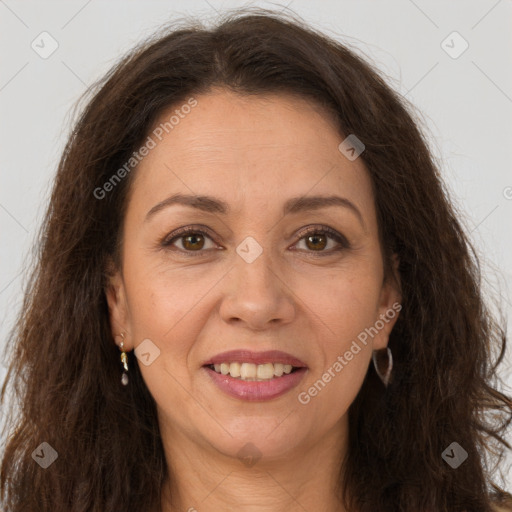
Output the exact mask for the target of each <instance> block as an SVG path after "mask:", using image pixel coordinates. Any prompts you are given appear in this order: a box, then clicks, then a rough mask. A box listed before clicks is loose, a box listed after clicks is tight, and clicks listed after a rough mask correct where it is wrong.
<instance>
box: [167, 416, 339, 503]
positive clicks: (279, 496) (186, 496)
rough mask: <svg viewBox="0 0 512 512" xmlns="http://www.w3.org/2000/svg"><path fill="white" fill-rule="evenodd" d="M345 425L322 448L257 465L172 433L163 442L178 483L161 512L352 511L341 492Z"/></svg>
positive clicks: (298, 449)
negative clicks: (343, 499) (227, 511)
mask: <svg viewBox="0 0 512 512" xmlns="http://www.w3.org/2000/svg"><path fill="white" fill-rule="evenodd" d="M342 421H343V422H344V423H343V426H342V425H340V424H337V425H336V426H335V427H336V429H332V431H331V432H329V433H328V434H326V435H324V436H322V439H320V440H318V441H317V443H316V444H314V445H310V446H297V447H294V450H293V453H288V454H286V455H285V456H281V457H274V458H271V457H265V456H263V455H262V457H261V459H259V460H258V461H257V462H256V463H255V464H254V465H252V466H249V465H244V464H243V463H242V462H241V461H240V460H239V459H238V458H233V457H229V456H226V455H224V454H220V453H219V452H218V451H217V450H215V449H214V448H212V447H209V448H208V447H204V446H198V444H197V443H195V442H192V441H191V440H190V439H189V438H188V437H186V436H185V435H180V432H177V431H175V430H173V431H172V433H171V432H168V435H165V436H164V435H163V436H162V439H163V440H164V450H165V452H166V459H167V464H168V467H169V468H171V470H170V474H171V475H172V479H169V480H167V481H166V483H165V485H164V487H163V489H162V511H161V512H178V511H180V512H183V511H187V512H197V511H201V512H214V511H218V510H237V512H249V511H250V512H263V511H265V512H267V511H268V510H272V511H273V512H289V511H290V510H315V511H317V512H346V510H345V508H343V506H342V504H341V502H340V501H339V499H338V497H337V496H336V494H335V486H336V484H337V482H338V480H339V474H340V463H341V462H340V461H341V460H342V457H343V455H344V453H345V452H344V450H345V447H346V435H342V436H340V431H341V432H344V433H345V432H347V429H346V428H344V427H345V421H346V419H345V417H344V418H342ZM164 429H165V428H164ZM162 434H164V432H162ZM165 439H167V440H172V442H166V441H165ZM171 461H172V464H171Z"/></svg>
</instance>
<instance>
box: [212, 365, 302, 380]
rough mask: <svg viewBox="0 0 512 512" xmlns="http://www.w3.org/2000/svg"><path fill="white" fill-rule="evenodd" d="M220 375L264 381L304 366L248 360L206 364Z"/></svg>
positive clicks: (288, 373)
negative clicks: (260, 362)
mask: <svg viewBox="0 0 512 512" xmlns="http://www.w3.org/2000/svg"><path fill="white" fill-rule="evenodd" d="M205 366H206V368H209V369H210V370H213V371H214V372H216V373H218V374H220V375H229V376H230V377H232V378H234V379H238V380H245V381H256V382H264V381H268V380H272V379H278V378H281V377H282V376H283V375H290V373H294V372H296V371H298V370H300V369H301V368H303V367H299V366H292V365H291V364H283V363H264V364H254V363H248V362H238V361H235V362H230V363H228V362H226V363H217V364H209V365H205Z"/></svg>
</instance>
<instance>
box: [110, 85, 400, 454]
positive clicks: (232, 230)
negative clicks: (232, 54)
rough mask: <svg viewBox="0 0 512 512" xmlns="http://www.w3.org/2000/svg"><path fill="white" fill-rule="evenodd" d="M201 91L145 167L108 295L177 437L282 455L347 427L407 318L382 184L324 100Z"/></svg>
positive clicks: (117, 328)
mask: <svg viewBox="0 0 512 512" xmlns="http://www.w3.org/2000/svg"><path fill="white" fill-rule="evenodd" d="M196 100H197V105H196V106H195V107H194V108H191V109H190V112H189V113H188V114H186V115H183V114H182V116H180V120H179V123H178V124H176V125H175V126H174V127H173V129H172V130H168V131H169V133H166V132H165V131H164V132H163V135H161V134H160V132H161V131H162V130H160V132H158V133H159V134H160V138H161V139H162V140H161V141H159V140H158V138H156V137H153V138H154V139H155V140H156V141H157V144H156V146H155V147H154V148H153V149H151V150H150V151H149V154H148V155H147V156H146V157H145V158H144V159H143V160H142V162H141V163H140V164H139V167H138V168H137V170H136V171H134V172H136V174H135V176H134V181H133V183H132V186H131V187H132V188H131V193H130V198H129V202H128V207H127V211H126V216H125V219H124V227H123V245H122V258H121V260H122V267H121V268H120V269H119V270H118V272H117V273H116V275H115V276H114V277H113V278H112V280H111V283H110V286H109V287H108V289H107V290H106V293H107V299H108V302H109V308H110V315H111V324H112V331H113V334H114V335H118V334H119V333H120V332H121V331H123V332H125V333H126V338H125V350H130V349H133V348H135V349H137V347H139V349H138V352H137V351H136V354H137V357H138V358H137V359H136V361H137V364H138V365H139V367H140V370H141V373H142V376H143V378H144V381H145V383H146V385H147V387H148V389H149V391H150V392H151V394H152V396H153V397H154V399H155V402H156V404H157V409H158V415H159V422H160V425H161V429H162V432H163V433H165V435H166V436H169V439H171V440H172V439H180V438H181V439H186V440H188V441H191V442H193V443H195V444H196V445H199V446H202V447H204V449H205V450H215V453H219V452H220V453H223V454H225V455H227V456H233V457H235V456H236V455H237V453H238V451H239V450H240V449H241V447H243V446H244V445H245V444H246V443H247V442H251V443H252V444H253V445H255V446H256V447H257V448H258V450H259V451H260V452H261V454H262V456H263V457H267V458H269V459H270V458H272V457H279V456H286V455H287V454H290V453H296V452H297V450H303V449H307V448H308V447H311V446H313V445H315V444H316V443H318V442H319V440H321V439H322V438H324V437H325V436H328V435H330V434H331V433H333V432H340V431H341V430H342V429H343V428H344V426H346V420H347V410H348V407H349V406H350V404H351V403H352V402H353V400H354V399H355V397H356V395H357V393H358V391H359V389H360V387H361V385H362V382H363V379H364V377H365V374H366V372H367V369H368V365H369V362H370V360H371V354H372V350H377V349H381V348H383V347H385V346H386V344H387V340H388V336H389V333H390V331H391V329H392V327H393V325H394V323H395V321H396V318H397V316H398V313H397V311H396V304H397V302H399V300H400V296H399V294H398V292H397V291H396V289H395V287H394V286H393V285H392V284H391V283H384V274H383V260H382V253H381V248H380V246H379V238H378V229H377V220H376V212H375V205H374V198H373V195H372V188H371V181H370V178H369V175H368V173H367V171H366V169H365V166H364V164H363V162H362V159H361V158H357V159H355V160H353V161H351V160H349V159H348V158H346V157H345V156H344V155H343V154H342V153H341V152H340V150H339V149H338V146H339V144H340V143H341V142H342V141H343V139H344V137H343V136H342V135H340V134H339V133H338V132H337V130H336V128H335V126H334V124H333V123H332V121H331V120H330V119H329V117H328V116H327V114H326V113H325V112H323V111H322V110H321V109H320V108H319V107H318V106H317V105H315V104H313V103H310V102H308V101H306V100H304V99H297V98H296V97H292V96H284V95H275V96H274V95H269V96H265V97H262V96H258V97H255V96H253V97H250V98H249V97H242V96H238V95H235V94H233V93H228V92H225V91H221V90H216V91H214V92H211V93H209V94H207V95H200V96H197V97H196ZM177 108H179V106H178V107H173V109H171V111H169V112H166V113H165V114H164V115H163V116H162V118H161V119H160V121H159V122H165V121H167V120H168V119H169V117H170V116H171V115H172V114H173V112H174V111H175V110H176V109H177ZM184 110H186V109H184ZM158 124H159V123H157V125H158ZM178 195H181V196H183V197H185V196H187V197H188V196H203V199H201V200H197V199H196V200H195V201H193V200H192V199H193V198H192V199H191V198H189V199H183V197H182V199H183V201H182V202H179V201H176V200H174V201H172V200H170V199H169V198H173V197H174V198H176V197H177V196H178ZM313 198H316V199H313ZM326 198H331V199H330V200H327V199H326ZM340 198H341V199H340ZM297 199H300V201H298V200H297ZM185 229H186V230H189V231H187V232H184V230H185ZM394 304H395V306H393V305H394ZM385 315H387V316H385ZM372 329H373V330H372ZM369 332H370V333H371V334H368V333H369ZM140 347H142V349H141V348H140ZM228 351H241V352H239V353H234V354H226V355H223V353H225V352H228ZM267 351H278V352H273V353H271V354H262V353H263V352H267ZM142 353H144V354H146V355H144V356H143V357H140V355H141V354H142ZM148 354H149V355H148ZM350 354H352V355H351V356H350ZM342 361H343V362H342ZM146 363H149V364H146ZM221 363H227V364H225V365H222V366H221V365H220V364H221ZM229 363H240V364H241V367H240V368H238V366H237V365H236V364H234V365H230V366H228V364H229ZM244 363H245V365H244ZM256 363H258V364H256ZM268 363H275V364H273V365H269V364H268ZM210 364H217V365H218V366H217V370H220V372H221V373H217V371H216V370H215V366H209V365H210ZM289 364H291V365H292V372H291V373H289V374H288V373H284V374H283V375H281V376H277V375H279V374H280V373H282V372H287V371H289V367H287V366H286V365H289ZM227 368H229V370H230V374H229V375H223V373H226V371H227ZM239 371H240V372H242V373H243V375H242V376H244V377H245V379H242V378H241V377H236V375H237V373H238V372H239ZM254 372H256V375H255V376H254ZM258 372H259V373H258ZM267 372H269V373H267ZM231 373H233V375H234V376H231ZM272 374H274V377H273V378H269V377H270V375H272ZM276 374H277V375H276ZM252 377H254V378H256V379H257V378H258V377H261V380H247V379H251V378H252ZM319 381H321V382H320V383H319ZM315 383H316V384H315ZM315 390H316V392H315ZM163 435H164V434H163ZM171 442H172V441H171Z"/></svg>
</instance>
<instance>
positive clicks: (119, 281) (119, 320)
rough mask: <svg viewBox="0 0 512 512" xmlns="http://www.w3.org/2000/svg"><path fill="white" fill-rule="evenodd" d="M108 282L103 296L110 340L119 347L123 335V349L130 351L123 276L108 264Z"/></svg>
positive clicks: (128, 319) (129, 330)
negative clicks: (106, 310)
mask: <svg viewBox="0 0 512 512" xmlns="http://www.w3.org/2000/svg"><path fill="white" fill-rule="evenodd" d="M107 275H108V280H107V285H106V287H105V290H104V291H105V296H106V299H107V303H108V312H109V320H110V328H111V331H112V338H113V339H114V340H115V342H116V344H117V345H118V346H119V342H120V341H123V340H122V338H121V336H120V334H121V333H124V334H125V338H124V349H125V351H127V352H128V351H129V350H131V349H132V346H131V339H130V336H129V333H130V332H131V329H130V325H129V321H130V318H129V315H128V303H127V301H126V290H125V285H124V281H123V276H122V274H121V272H120V270H118V269H114V266H113V264H112V263H109V271H108V274H107Z"/></svg>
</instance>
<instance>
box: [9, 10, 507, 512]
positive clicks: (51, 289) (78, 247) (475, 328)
mask: <svg viewBox="0 0 512 512" xmlns="http://www.w3.org/2000/svg"><path fill="white" fill-rule="evenodd" d="M213 86H220V87H224V88H226V89H229V90H232V91H235V92H237V93H239V94H244V95H253V94H254V95H258V94H264V93H279V92H286V93H293V94H298V95H300V96H302V97H305V98H308V99H312V100H314V101H315V102H317V104H320V105H322V106H323V107H325V108H326V109H328V111H329V112H332V113H333V114H335V118H336V120H337V125H338V127H339V131H340V134H344V135H345V136H346V135H348V134H356V135H357V137H358V138H359V139H360V140H361V141H362V142H363V143H364V145H365V146H366V149H365V151H364V153H363V154H362V155H361V158H362V159H363V161H364V163H365V165H366V168H367V169H368V172H369V174H370V176H371V179H372V184H373V189H374V194H375V201H376V208H377V212H378V223H379V230H380V237H381V243H382V249H383V254H384V266H385V271H386V275H387V276H389V275H390V273H389V272H390V269H391V257H392V254H393V253H396V254H398V257H399V260H400V265H399V273H400V279H401V285H402V306H403V309H402V311H401V314H400V317H399V319H398V321H397V323H396V325H395V328H394V330H393V331H392V333H391V336H390V339H389V347H390V348H391V349H392V351H393V356H394V362H395V365H394V369H393V372H394V379H393V381H392V382H391V384H390V385H389V387H388V388H387V389H386V388H384V387H383V386H382V384H381V383H380V381H379V379H378V377H377V375H376V373H375V371H374V369H373V368H372V366H371V365H370V368H369V370H368V373H367V375H366V377H365V380H364V383H363V385H362V388H361V390H360V392H359V394H358V396H357V397H356V399H355V401H354V403H353V404H352V405H351V406H350V409H349V424H350V430H349V446H348V453H347V456H346V460H345V461H344V464H345V467H346V474H345V476H346V478H343V474H342V473H341V471H340V479H339V489H338V491H339V493H340V496H341V492H342V491H343V490H345V491H347V490H348V491H349V494H348V493H347V495H346V496H349V497H350V503H346V506H347V507H348V508H349V509H350V510H352V509H353V508H354V509H356V510H358V511H360V512H379V511H387V512H389V511H393V512H398V511H403V512H405V511H407V512H410V511H412V510H414V511H417V512H427V511H428V512H433V511H446V512H447V511H449V512H453V511H463V510H465V511H468V512H469V511H474V512H476V511H479V512H480V511H482V512H484V511H489V510H491V501H493V500H494V501H500V500H501V502H502V503H503V502H504V500H505V498H506V497H507V496H508V497H509V498H511V496H510V495H508V494H506V493H505V492H504V491H503V490H502V489H500V487H499V486H498V485H497V484H496V483H495V482H493V481H492V475H493V474H494V472H495V469H496V468H495V467H494V468H491V467H490V466H489V462H490V461H492V460H495V462H496V464H495V466H496V467H497V466H498V463H499V461H501V459H502V458H503V454H504V447H507V448H509V449H510V448H511V447H510V445H509V444H508V443H507V442H506V441H505V440H504V439H503V435H504V433H505V432H506V429H507V428H508V426H509V423H510V421H512V401H511V399H510V397H508V396H506V395H505V394H503V393H502V392H500V391H498V389H497V388H498V384H499V383H500V381H499V379H498V376H497V372H496V368H497V366H498V365H499V364H500V363H501V361H502V358H503V355H504V353H505V347H506V337H505V333H504V329H503V327H501V326H500V325H499V324H498V322H497V320H496V319H495V317H493V316H492V314H491V311H490V310H489V309H488V307H487V306H486V305H485V304H484V300H483V296H482V291H481V276H480V267H479V263H478V259H477V256H476V253H475V250H474V249H473V247H472V245H471V243H470V241H469V239H468V236H467V235H466V234H465V233H464V230H463V228H462V226H461V224H460V222H459V220H458V219H457V216H456V214H455V211H454V207H453V206H452V205H451V203H450V201H449V199H448V195H447V192H446V190H445V188H444V185H443V183H442V181H441V178H440V174H439V170H438V168H437V165H436V164H435V162H434V159H433V157H432V155H431V153H430V150H429V149H428V144H427V142H426V137H425V136H424V135H423V134H422V133H421V132H420V130H419V128H418V126H417V124H416V123H415V121H414V120H413V114H412V113H411V112H412V109H411V106H410V105H409V104H408V103H407V102H406V100H405V99H404V98H403V97H400V96H399V95H398V94H397V93H395V92H393V90H392V89H391V88H390V87H389V86H387V85H386V83H385V81H384V80H383V79H382V78H381V77H380V76H379V74H378V73H377V72H376V71H375V70H374V69H372V67H371V66H370V65H369V64H368V63H366V62H365V60H363V59H362V58H360V57H359V56H357V55H356V53H355V52H354V51H351V50H349V49H348V48H347V47H346V46H345V45H342V44H340V43H338V42H335V41H333V40H331V39H329V38H327V37H326V36H324V35H322V34H320V33H317V32H316V31H314V30H312V29H310V28H308V27H307V26H306V25H304V24H303V23H302V22H301V21H299V20H294V19H289V18H285V17H284V16H280V15H277V14H274V13H272V12H268V11H263V10H251V12H246V11H237V12H235V13H230V14H229V15H228V16H227V18H226V19H224V20H222V22H221V23H220V24H218V26H216V27H214V28H212V29H205V28H204V27H202V26H200V25H198V24H189V25H188V26H185V27H181V26H180V27H177V28H171V29H169V28H166V29H165V31H164V33H163V34H161V33H159V34H157V35H156V36H154V37H153V38H151V39H150V40H148V41H146V42H145V43H143V44H142V45H140V46H139V47H137V48H136V49H135V50H133V51H132V52H130V53H129V54H128V55H127V56H126V57H124V58H123V59H122V60H121V61H120V62H119V63H118V64H117V65H116V66H115V67H114V68H113V69H112V70H111V71H110V72H109V73H108V74H107V75H106V76H105V77H104V78H103V79H102V80H101V81H100V82H98V83H97V84H96V85H95V87H94V88H92V93H93V96H92V97H91V98H89V97H87V99H88V103H87V105H86V107H85V109H84V110H83V112H82V114H81V116H80V118H79V120H78V121H77V123H76V126H75V128H74V130H73V132H72V134H71V136H70V138H69V141H68V143H67V145H66V148H65V151H64V154H63V156H62V159H61V162H60V164H59V167H58V172H57V176H56V180H55V184H54V188H53V193H52V196H51V202H50V206H49V209H48V211H47V214H46V217H45V219H44V224H43V227H42V231H41V235H40V243H39V246H38V247H39V252H38V260H37V265H36V268H35V269H34V271H33V274H32V276H31V279H30V282H29V283H28V286H27V288H26V292H25V298H24V303H23V308H22V311H21V313H20V316H19V319H18V322H17V325H16V328H15V330H14V331H13V333H12V335H11V338H10V342H11V344H12V355H11V362H10V367H9V371H8V375H7V378H6V382H5V383H4V385H3V387H2V401H4V400H5V396H6V389H8V386H7V385H8V384H10V387H11V388H12V390H13V399H15V400H16V404H17V406H19V413H18V417H17V418H16V425H15V426H16V428H15V429H13V431H12V432H11V433H10V435H9V437H8V442H7V444H6V448H5V453H4V455H3V460H2V465H1V479H0V486H1V494H0V497H1V500H2V503H3V510H5V511H7V512H21V511H31V512H34V511H36V510H37V511H41V512H43V511H44V512H47V511H48V512H64V511H65V512H70V511H71V512H85V511H88V512H90V511H93V512H119V511H120V510H123V511H126V512H130V511H134V512H135V511H137V512H141V511H147V510H153V509H155V510H156V509H157V508H158V507H159V506H160V493H161V486H162V482H163V480H164V478H165V477H166V474H167V473H166V472H167V468H166V464H165V460H164V452H163V447H162V443H161V439H160V434H159V429H158V423H157V414H156V407H155V403H154V400H153V398H152V396H151V394H150V393H149V391H148V389H147V387H146V385H145V384H144V381H143V379H142V377H141V374H140V372H139V369H138V366H137V364H136V361H135V360H134V355H133V353H130V354H129V364H130V368H131V371H130V385H129V386H127V387H126V388H124V387H122V386H121V385H120V373H121V368H120V364H119V351H118V349H117V347H116V346H115V344H114V343H113V340H112V336H111V330H110V327H109V319H108V308H107V303H106V299H105V293H104V289H105V286H106V279H107V271H106V269H107V262H108V261H109V258H111V257H112V258H113V259H114V261H115V262H116V263H117V264H118V263H119V258H118V255H119V251H118V249H119V245H120V243H121V239H120V233H121V230H120V228H121V226H122V222H123V218H124V211H125V208H126V203H127V194H128V192H129V190H130V183H131V182H132V181H133V175H134V174H135V172H136V170H134V171H132V172H131V173H129V174H128V175H127V176H126V177H125V178H124V179H122V180H119V182H118V183H116V184H115V187H112V190H111V191H109V193H108V194H105V195H104V197H102V198H101V199H98V198H97V197H96V196H97V195H98V194H96V195H95V194H94V191H95V190H97V189H98V187H102V186H103V184H105V183H106V182H108V181H109V179H111V177H112V175H113V174H114V172H115V171H116V170H117V169H119V168H121V167H122V166H123V164H124V163H125V162H127V161H128V160H129V158H130V156H131V155H132V153H133V152H134V151H135V150H137V149H138V148H139V147H140V145H141V144H143V142H144V140H145V139H146V137H147V136H148V133H149V130H150V129H151V128H152V126H153V125H154V123H155V121H156V120H157V118H158V117H159V115H160V114H161V113H162V112H163V111H164V110H165V109H167V108H168V107H170V106H172V105H177V104H179V103H181V102H184V101H186V100H187V99H188V98H190V96H191V95H194V96H195V97H197V96H198V95H200V94H201V93H205V92H208V91H209V90H211V88H212V87H213ZM340 140H341V139H340ZM498 353H499V354H498ZM496 356H497V357H496ZM493 357H494V358H495V360H494V361H493V360H492V359H493ZM13 417H14V415H13ZM453 441H456V442H457V443H459V445H461V446H462V447H463V448H464V450H465V451H466V452H467V453H468V458H467V460H466V461H465V462H464V463H463V464H462V465H460V467H458V468H457V469H456V470H455V469H453V468H452V467H450V466H449V465H448V464H447V463H446V462H445V461H444V460H443V458H442V457H441V454H442V453H443V451H444V450H445V449H446V448H447V447H448V446H449V445H450V444H451V443H452V442H453ZM42 442H47V443H49V444H50V445H51V446H52V447H53V449H55V450H56V452H57V453H58V459H57V460H56V461H55V462H54V463H53V464H52V465H51V466H50V467H49V468H48V469H46V470H43V469H42V468H41V467H39V465H37V464H36V463H35V462H34V460H32V457H31V454H32V452H33V451H34V450H35V449H36V447H38V445H40V443H42Z"/></svg>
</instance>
